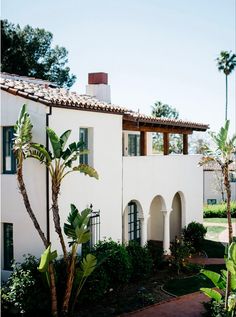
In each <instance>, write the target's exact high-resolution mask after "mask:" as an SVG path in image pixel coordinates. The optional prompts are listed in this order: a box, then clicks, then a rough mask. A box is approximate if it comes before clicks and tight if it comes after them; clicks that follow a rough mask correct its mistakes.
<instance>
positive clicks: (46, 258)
mask: <svg viewBox="0 0 236 317" xmlns="http://www.w3.org/2000/svg"><path fill="white" fill-rule="evenodd" d="M56 258H57V251H53V252H51V245H49V247H48V248H47V249H46V250H45V251H44V252H43V254H42V255H41V260H40V263H39V267H38V270H39V272H41V273H44V272H46V271H47V270H48V265H49V263H50V262H51V261H53V260H55V259H56Z"/></svg>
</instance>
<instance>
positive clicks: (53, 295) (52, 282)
mask: <svg viewBox="0 0 236 317" xmlns="http://www.w3.org/2000/svg"><path fill="white" fill-rule="evenodd" d="M48 272H49V278H50V293H51V313H52V316H53V317H57V316H58V311H57V291H56V282H55V274H54V267H53V264H52V263H49V267H48Z"/></svg>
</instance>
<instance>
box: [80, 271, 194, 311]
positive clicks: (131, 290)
mask: <svg viewBox="0 0 236 317" xmlns="http://www.w3.org/2000/svg"><path fill="white" fill-rule="evenodd" d="M190 274H192V273H188V274H184V273H181V274H180V275H178V277H184V276H188V275H190ZM175 277H177V274H176V273H175V272H172V271H171V270H169V269H168V268H165V269H161V270H159V271H158V272H156V273H155V274H154V275H153V276H152V277H150V278H148V279H145V280H143V281H139V282H137V283H132V284H129V285H128V286H126V287H124V288H122V289H119V290H112V291H111V292H110V293H109V294H106V295H105V296H104V298H103V299H102V300H100V302H99V303H93V304H92V305H91V304H90V306H89V307H80V309H79V312H78V314H77V315H76V316H77V317H88V316H89V317H113V316H120V315H122V314H124V313H127V312H131V311H135V310H137V309H140V308H143V307H145V306H148V305H152V304H154V303H159V302H162V301H165V300H168V299H170V298H173V296H171V295H170V294H167V293H166V292H164V291H163V290H162V285H163V284H164V283H166V281H167V280H168V279H171V278H175Z"/></svg>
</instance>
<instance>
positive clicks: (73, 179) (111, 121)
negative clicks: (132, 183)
mask: <svg viewBox="0 0 236 317" xmlns="http://www.w3.org/2000/svg"><path fill="white" fill-rule="evenodd" d="M50 127H51V128H52V129H54V130H55V131H56V133H58V134H61V133H62V132H63V131H65V130H67V129H71V130H72V133H71V136H70V138H69V141H68V142H69V143H70V142H73V141H76V140H77V141H78V140H79V128H80V127H88V128H93V129H92V131H93V135H92V136H91V138H92V144H93V148H90V149H89V150H90V154H89V155H92V156H93V159H92V161H93V167H94V168H95V169H96V170H97V172H98V174H99V180H96V179H94V178H90V177H88V176H84V175H83V174H80V173H73V174H70V175H69V176H67V177H66V178H65V179H64V181H63V186H62V190H61V195H60V208H61V211H62V213H61V215H62V216H61V221H62V223H64V221H65V220H66V218H67V215H68V213H69V211H70V204H71V203H74V204H75V205H76V206H78V208H79V209H80V210H82V209H84V208H86V207H88V206H89V205H90V204H91V203H92V204H93V209H94V210H99V209H100V211H101V215H100V217H101V239H102V238H104V237H107V238H109V237H112V239H113V240H121V237H122V231H121V228H122V201H121V198H122V197H121V196H122V116H120V115H111V114H103V113H98V112H89V111H77V110H68V109H61V108H53V109H52V115H51V116H50ZM52 230H53V229H52ZM53 242H55V241H53ZM55 245H58V243H55Z"/></svg>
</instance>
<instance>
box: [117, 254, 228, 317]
mask: <svg viewBox="0 0 236 317" xmlns="http://www.w3.org/2000/svg"><path fill="white" fill-rule="evenodd" d="M190 262H192V263H196V264H203V265H208V264H224V259H220V258H192V259H190ZM209 300H210V298H209V297H207V296H206V295H204V294H202V293H201V292H196V293H192V294H188V295H184V296H179V297H176V298H173V299H170V300H168V301H165V302H160V303H157V304H154V305H152V306H149V307H147V308H143V309H141V310H138V311H135V312H132V313H129V314H124V315H122V317H202V314H203V313H204V312H205V309H204V306H203V304H202V303H203V302H207V301H209Z"/></svg>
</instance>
